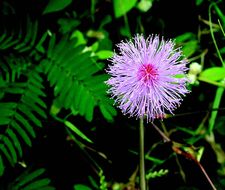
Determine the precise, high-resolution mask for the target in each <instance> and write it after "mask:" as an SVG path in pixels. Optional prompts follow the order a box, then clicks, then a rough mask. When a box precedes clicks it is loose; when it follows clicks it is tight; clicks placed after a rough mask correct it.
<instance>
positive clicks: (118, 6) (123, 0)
mask: <svg viewBox="0 0 225 190" xmlns="http://www.w3.org/2000/svg"><path fill="white" fill-rule="evenodd" d="M136 2H137V0H113V7H114V14H115V16H116V18H119V17H121V16H123V15H124V14H126V13H127V12H128V11H130V10H131V9H132V8H133V7H134V6H135V5H136Z"/></svg>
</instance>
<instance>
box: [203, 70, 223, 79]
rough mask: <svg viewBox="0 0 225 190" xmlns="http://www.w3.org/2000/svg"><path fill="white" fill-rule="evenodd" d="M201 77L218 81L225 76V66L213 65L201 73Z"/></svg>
mask: <svg viewBox="0 0 225 190" xmlns="http://www.w3.org/2000/svg"><path fill="white" fill-rule="evenodd" d="M200 77H201V78H206V79H207V80H212V81H218V80H222V79H224V78H225V68H224V67H211V68H208V69H205V70H204V71H202V72H201V74H200Z"/></svg>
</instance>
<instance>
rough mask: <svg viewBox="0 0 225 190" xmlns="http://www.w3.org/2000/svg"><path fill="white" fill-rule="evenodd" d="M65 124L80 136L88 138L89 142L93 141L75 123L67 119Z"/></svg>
mask: <svg viewBox="0 0 225 190" xmlns="http://www.w3.org/2000/svg"><path fill="white" fill-rule="evenodd" d="M64 124H65V125H66V126H67V127H68V128H69V129H70V130H72V131H73V132H75V133H76V134H77V135H78V136H79V137H81V138H82V139H84V140H86V141H87V142H89V143H93V142H92V141H91V140H90V139H89V138H88V137H87V136H86V135H85V134H84V133H82V132H81V131H80V130H79V129H78V128H77V127H76V126H75V125H73V124H72V123H71V122H69V121H65V122H64Z"/></svg>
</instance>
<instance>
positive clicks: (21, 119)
mask: <svg viewBox="0 0 225 190" xmlns="http://www.w3.org/2000/svg"><path fill="white" fill-rule="evenodd" d="M15 118H16V120H17V121H18V122H20V124H22V125H23V126H24V127H25V129H26V130H27V132H29V134H30V135H31V136H32V137H33V138H35V137H36V134H35V132H34V129H33V127H32V126H31V125H30V123H29V122H28V121H27V120H26V119H25V118H24V117H23V116H22V115H20V114H18V113H15Z"/></svg>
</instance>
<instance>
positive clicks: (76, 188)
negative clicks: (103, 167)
mask: <svg viewBox="0 0 225 190" xmlns="http://www.w3.org/2000/svg"><path fill="white" fill-rule="evenodd" d="M73 189H74V190H92V189H91V188H90V187H88V186H86V185H83V184H76V185H74V186H73Z"/></svg>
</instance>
